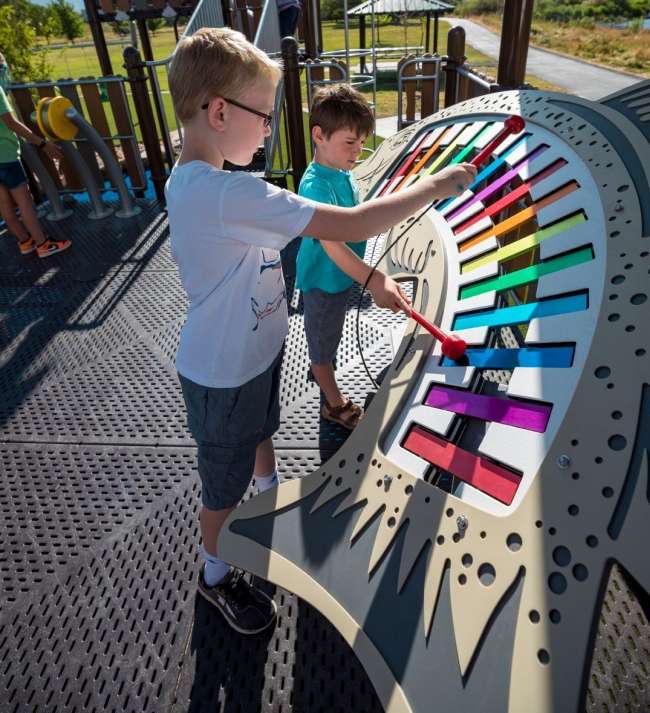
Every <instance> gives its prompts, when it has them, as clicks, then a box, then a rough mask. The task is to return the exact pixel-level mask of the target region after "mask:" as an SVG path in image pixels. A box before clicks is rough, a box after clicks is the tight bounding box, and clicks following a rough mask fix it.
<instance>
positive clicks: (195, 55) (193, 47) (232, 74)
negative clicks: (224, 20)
mask: <svg viewBox="0 0 650 713" xmlns="http://www.w3.org/2000/svg"><path fill="white" fill-rule="evenodd" d="M281 74H282V72H281V69H280V65H279V64H278V63H277V62H275V61H273V60H272V59H271V58H270V57H269V56H268V55H267V54H266V53H265V52H262V50H260V49H258V48H257V47H255V46H254V45H252V44H251V43H250V42H249V41H248V40H247V39H246V38H245V37H244V35H242V34H241V32H236V31H235V30H231V29H230V28H229V27H219V28H215V27H209V28H203V29H202V30H199V31H198V32H195V33H194V34H193V35H190V36H189V37H185V38H183V39H182V40H181V41H180V42H179V43H178V46H177V47H176V50H175V52H174V56H173V57H172V61H171V65H170V68H169V91H170V94H171V95H172V100H173V102H174V108H175V109H176V114H177V115H178V118H179V119H180V120H181V122H185V121H188V120H189V119H191V118H192V117H193V116H194V115H195V114H196V113H197V112H198V111H199V107H200V106H201V105H202V104H205V102H207V101H210V99H213V98H214V97H216V96H225V97H229V98H232V99H236V98H237V97H239V96H240V95H241V92H242V89H245V88H247V87H250V86H251V85H252V84H255V83H256V82H259V81H260V79H267V80H269V81H272V82H274V83H277V82H278V80H279V79H280V76H281Z"/></svg>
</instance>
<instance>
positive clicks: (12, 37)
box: [0, 5, 50, 82]
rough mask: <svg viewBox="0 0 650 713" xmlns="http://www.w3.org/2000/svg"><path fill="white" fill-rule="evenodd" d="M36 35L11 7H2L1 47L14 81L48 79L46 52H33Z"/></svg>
mask: <svg viewBox="0 0 650 713" xmlns="http://www.w3.org/2000/svg"><path fill="white" fill-rule="evenodd" d="M35 39H36V33H35V32H34V29H33V27H32V26H31V24H30V23H29V22H28V21H27V20H24V19H20V18H19V17H18V13H17V12H16V9H15V8H14V7H12V6H11V5H1V6H0V47H1V48H2V53H3V54H4V56H5V58H6V60H7V62H8V63H9V66H10V67H11V76H12V77H13V80H14V81H25V82H29V81H37V80H40V79H47V77H48V75H49V73H50V66H49V64H48V62H47V59H46V55H45V53H44V52H32V47H33V45H34V40H35Z"/></svg>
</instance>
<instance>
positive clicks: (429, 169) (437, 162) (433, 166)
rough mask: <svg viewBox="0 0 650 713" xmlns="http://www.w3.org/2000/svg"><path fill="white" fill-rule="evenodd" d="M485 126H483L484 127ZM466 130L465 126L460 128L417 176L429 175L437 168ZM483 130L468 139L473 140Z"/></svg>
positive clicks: (458, 142) (451, 151)
mask: <svg viewBox="0 0 650 713" xmlns="http://www.w3.org/2000/svg"><path fill="white" fill-rule="evenodd" d="M484 128H485V127H484ZM465 131H467V127H465V128H463V129H461V131H460V133H459V134H458V136H457V137H456V138H455V139H453V140H452V142H451V143H450V144H449V146H447V148H446V149H445V150H444V151H443V152H442V153H441V154H440V156H438V158H437V159H436V160H435V161H434V162H433V163H432V164H431V165H430V166H427V167H426V168H423V169H422V170H421V171H420V173H419V174H418V177H420V176H429V175H431V174H432V173H433V172H434V171H435V170H436V169H437V168H439V167H440V166H441V165H442V164H443V163H444V162H445V161H446V160H447V158H448V157H449V156H450V155H451V154H452V153H453V151H454V149H455V148H456V147H457V146H458V144H460V142H461V139H462V136H463V134H464V133H465ZM482 131H483V129H481V130H480V131H477V132H476V135H475V136H474V137H473V138H472V139H470V141H475V140H476V138H477V137H478V136H479V134H480V133H481V132H482Z"/></svg>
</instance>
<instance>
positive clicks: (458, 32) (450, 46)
mask: <svg viewBox="0 0 650 713" xmlns="http://www.w3.org/2000/svg"><path fill="white" fill-rule="evenodd" d="M447 57H448V59H447V66H446V67H445V107H448V106H451V105H452V104H455V103H456V102H457V101H458V98H457V97H458V73H457V72H456V70H457V69H458V67H460V66H461V65H462V64H463V63H464V62H465V59H466V58H465V30H464V29H463V28H462V27H452V28H451V30H449V32H448V33H447Z"/></svg>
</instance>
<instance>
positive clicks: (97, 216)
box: [58, 141, 113, 220]
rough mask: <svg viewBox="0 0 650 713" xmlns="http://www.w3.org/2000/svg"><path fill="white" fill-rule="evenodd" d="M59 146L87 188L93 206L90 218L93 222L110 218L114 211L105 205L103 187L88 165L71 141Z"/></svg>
mask: <svg viewBox="0 0 650 713" xmlns="http://www.w3.org/2000/svg"><path fill="white" fill-rule="evenodd" d="M58 146H59V148H60V149H61V151H62V152H63V155H64V156H65V158H66V160H67V161H68V163H69V164H70V165H71V166H72V167H73V168H74V170H75V171H76V172H77V173H78V174H79V177H80V178H81V181H82V183H83V184H84V186H85V187H86V191H87V192H88V197H89V198H90V205H91V206H92V207H91V210H90V213H88V217H89V218H90V219H91V220H101V219H102V218H106V217H107V216H109V215H110V214H111V213H112V212H113V211H112V209H111V208H109V207H108V206H105V205H104V204H103V202H102V194H101V188H102V187H101V186H98V185H97V183H96V182H95V177H94V176H93V174H92V173H91V171H90V167H89V166H88V164H87V163H86V162H85V161H84V160H83V158H81V154H80V153H79V152H78V151H77V149H75V148H74V147H73V145H72V143H71V142H69V141H61V142H60V143H59V144H58Z"/></svg>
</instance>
